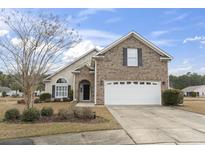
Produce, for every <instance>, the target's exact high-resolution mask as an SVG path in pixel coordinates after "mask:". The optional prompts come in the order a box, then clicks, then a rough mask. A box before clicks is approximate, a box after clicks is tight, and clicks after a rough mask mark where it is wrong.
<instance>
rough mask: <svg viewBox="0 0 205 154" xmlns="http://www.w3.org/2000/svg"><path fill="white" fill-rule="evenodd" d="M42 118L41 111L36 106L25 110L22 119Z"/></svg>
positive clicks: (31, 120)
mask: <svg viewBox="0 0 205 154" xmlns="http://www.w3.org/2000/svg"><path fill="white" fill-rule="evenodd" d="M39 119H40V111H39V110H38V109H36V108H31V109H27V110H24V111H23V114H22V121H25V122H33V121H36V120H39Z"/></svg>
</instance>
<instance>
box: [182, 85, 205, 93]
mask: <svg viewBox="0 0 205 154" xmlns="http://www.w3.org/2000/svg"><path fill="white" fill-rule="evenodd" d="M202 87H204V88H205V85H199V86H190V87H186V88H184V89H182V91H183V92H192V91H194V90H197V89H199V88H202Z"/></svg>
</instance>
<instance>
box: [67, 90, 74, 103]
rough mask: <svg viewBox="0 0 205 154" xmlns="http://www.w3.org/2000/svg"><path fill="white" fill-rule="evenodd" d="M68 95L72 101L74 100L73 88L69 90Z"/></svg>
mask: <svg viewBox="0 0 205 154" xmlns="http://www.w3.org/2000/svg"><path fill="white" fill-rule="evenodd" d="M68 97H69V99H70V100H69V101H72V100H73V90H70V91H69V92H68Z"/></svg>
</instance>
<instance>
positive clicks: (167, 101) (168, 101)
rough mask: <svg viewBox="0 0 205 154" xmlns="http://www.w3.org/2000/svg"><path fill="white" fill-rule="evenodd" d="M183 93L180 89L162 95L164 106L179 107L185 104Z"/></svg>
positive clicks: (169, 90)
mask: <svg viewBox="0 0 205 154" xmlns="http://www.w3.org/2000/svg"><path fill="white" fill-rule="evenodd" d="M183 99H184V95H183V92H182V91H180V90H178V89H168V90H165V91H164V92H163V93H162V102H163V105H167V106H168V105H179V104H182V103H183Z"/></svg>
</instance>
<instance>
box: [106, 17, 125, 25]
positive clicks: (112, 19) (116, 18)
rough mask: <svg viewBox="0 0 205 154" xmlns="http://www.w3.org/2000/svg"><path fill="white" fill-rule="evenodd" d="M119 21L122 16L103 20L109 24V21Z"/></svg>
mask: <svg viewBox="0 0 205 154" xmlns="http://www.w3.org/2000/svg"><path fill="white" fill-rule="evenodd" d="M119 21H122V18H120V17H114V18H110V19H107V20H106V21H105V22H106V23H108V24H110V23H116V22H119Z"/></svg>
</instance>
